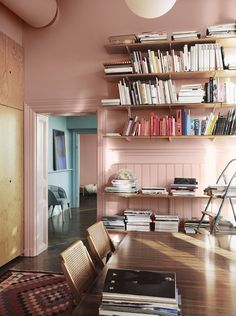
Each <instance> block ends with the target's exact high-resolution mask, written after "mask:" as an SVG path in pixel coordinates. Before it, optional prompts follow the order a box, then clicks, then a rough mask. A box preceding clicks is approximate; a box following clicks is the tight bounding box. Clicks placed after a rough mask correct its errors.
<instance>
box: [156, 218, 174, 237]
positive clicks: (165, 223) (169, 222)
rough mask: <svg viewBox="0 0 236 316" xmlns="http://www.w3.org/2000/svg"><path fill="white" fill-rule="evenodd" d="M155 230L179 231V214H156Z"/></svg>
mask: <svg viewBox="0 0 236 316" xmlns="http://www.w3.org/2000/svg"><path fill="white" fill-rule="evenodd" d="M155 231H158V232H172V233H176V232H178V231H179V216H178V215H160V214H156V215H155Z"/></svg>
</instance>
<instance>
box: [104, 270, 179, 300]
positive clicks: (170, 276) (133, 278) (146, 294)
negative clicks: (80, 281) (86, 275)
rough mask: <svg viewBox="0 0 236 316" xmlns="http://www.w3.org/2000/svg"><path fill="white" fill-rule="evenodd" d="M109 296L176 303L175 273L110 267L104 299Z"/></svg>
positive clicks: (105, 284)
mask: <svg viewBox="0 0 236 316" xmlns="http://www.w3.org/2000/svg"><path fill="white" fill-rule="evenodd" d="M108 298H112V299H122V300H129V301H132V300H138V301H146V302H163V303H169V304H176V302H177V297H176V276H175V273H174V272H157V271H145V270H125V269H108V271H107V275H106V279H105V283H104V288H103V299H108Z"/></svg>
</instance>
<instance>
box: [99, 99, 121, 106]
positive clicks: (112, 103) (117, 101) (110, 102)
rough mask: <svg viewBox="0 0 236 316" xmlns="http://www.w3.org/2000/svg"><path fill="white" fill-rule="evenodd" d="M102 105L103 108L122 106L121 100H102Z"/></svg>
mask: <svg viewBox="0 0 236 316" xmlns="http://www.w3.org/2000/svg"><path fill="white" fill-rule="evenodd" d="M101 103H102V105H103V106H107V105H120V99H102V100H101Z"/></svg>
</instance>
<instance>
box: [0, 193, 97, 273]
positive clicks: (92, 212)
mask: <svg viewBox="0 0 236 316" xmlns="http://www.w3.org/2000/svg"><path fill="white" fill-rule="evenodd" d="M96 204H97V200H96V195H90V196H84V197H83V196H82V197H81V205H80V208H72V218H71V219H70V218H69V214H68V211H66V212H65V222H64V224H62V220H61V216H60V215H58V216H53V218H50V219H49V220H48V246H49V247H48V249H47V250H46V251H44V252H43V253H42V254H40V255H39V256H37V257H33V258H26V257H18V258H16V259H15V260H13V261H11V262H10V263H8V264H6V265H5V266H3V267H2V268H0V274H2V273H4V272H5V271H6V270H8V269H17V270H26V271H52V272H58V271H61V268H60V258H59V254H60V252H62V251H63V250H64V249H66V248H67V247H68V246H69V245H70V244H72V243H73V242H74V241H76V240H78V239H82V240H83V241H84V243H85V245H86V246H87V241H86V229H87V227H89V226H90V225H92V224H94V223H95V222H96V215H97V205H96Z"/></svg>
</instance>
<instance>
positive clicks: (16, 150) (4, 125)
mask: <svg viewBox="0 0 236 316" xmlns="http://www.w3.org/2000/svg"><path fill="white" fill-rule="evenodd" d="M0 128H1V131H2V132H1V133H0V170H1V173H0V196H1V206H0V218H1V220H0V232H1V233H0V246H1V248H0V249H1V255H0V266H1V265H3V264H5V263H7V262H9V261H10V260H12V259H14V258H16V257H17V256H19V255H21V254H22V252H23V113H22V111H19V110H16V109H11V108H8V107H5V106H1V105H0Z"/></svg>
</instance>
